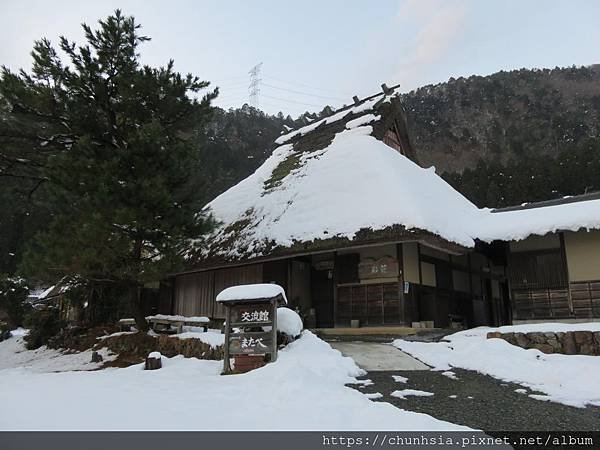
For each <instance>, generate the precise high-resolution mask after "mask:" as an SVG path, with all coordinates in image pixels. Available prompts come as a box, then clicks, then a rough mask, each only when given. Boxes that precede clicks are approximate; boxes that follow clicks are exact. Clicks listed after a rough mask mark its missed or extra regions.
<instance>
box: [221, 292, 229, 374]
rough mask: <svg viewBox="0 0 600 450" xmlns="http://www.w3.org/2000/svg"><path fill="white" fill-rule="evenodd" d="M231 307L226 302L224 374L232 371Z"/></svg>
mask: <svg viewBox="0 0 600 450" xmlns="http://www.w3.org/2000/svg"><path fill="white" fill-rule="evenodd" d="M230 320H231V307H230V306H229V305H227V304H225V343H224V347H223V374H229V373H231V363H230V361H229V334H230V329H231V327H230V326H229V323H230Z"/></svg>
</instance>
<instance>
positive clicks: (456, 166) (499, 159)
mask: <svg viewBox="0 0 600 450" xmlns="http://www.w3.org/2000/svg"><path fill="white" fill-rule="evenodd" d="M404 102H405V105H406V109H407V113H408V122H409V128H410V135H411V139H412V142H413V145H414V146H415V148H416V150H417V153H418V155H419V158H420V160H421V163H422V164H423V165H431V164H433V165H435V166H436V168H437V169H438V172H442V173H445V178H446V179H447V180H448V181H449V182H450V183H451V184H453V185H454V186H455V187H456V188H457V189H458V190H460V191H461V192H463V193H464V194H465V195H466V196H467V197H469V198H470V199H471V200H472V201H474V202H475V203H476V204H478V205H479V206H490V207H494V206H506V205H511V204H519V203H522V202H526V201H535V200H543V199H548V198H553V197H560V196H564V195H572V194H579V193H583V192H585V191H586V190H587V191H591V190H599V189H600V179H599V177H598V173H599V172H598V170H599V168H600V67H598V66H595V67H582V68H565V69H553V70H548V69H543V70H525V69H522V70H516V71H511V72H499V73H496V74H494V75H490V76H486V77H480V76H472V77H469V78H459V79H456V80H455V79H451V80H450V81H448V82H447V83H441V84H438V85H435V86H425V87H423V88H420V89H418V90H416V91H414V92H411V93H409V94H407V95H405V96H404Z"/></svg>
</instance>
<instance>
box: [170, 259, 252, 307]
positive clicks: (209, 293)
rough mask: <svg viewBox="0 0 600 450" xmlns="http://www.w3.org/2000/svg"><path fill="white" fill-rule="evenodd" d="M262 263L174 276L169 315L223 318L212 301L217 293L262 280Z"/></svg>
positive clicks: (216, 304)
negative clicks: (171, 305) (171, 307)
mask: <svg viewBox="0 0 600 450" xmlns="http://www.w3.org/2000/svg"><path fill="white" fill-rule="evenodd" d="M262 282H263V271H262V264H252V265H248V266H240V267H232V268H227V269H216V270H210V271H205V272H195V273H190V274H184V275H178V276H177V277H175V278H174V283H175V287H174V295H173V311H172V312H173V314H180V315H183V316H207V317H210V318H212V319H223V318H225V310H224V308H223V306H222V305H220V304H218V303H217V302H216V301H215V298H216V296H217V294H218V293H219V292H221V291H222V290H223V289H225V288H228V287H230V286H235V285H238V284H251V283H262Z"/></svg>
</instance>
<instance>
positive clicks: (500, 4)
mask: <svg viewBox="0 0 600 450" xmlns="http://www.w3.org/2000/svg"><path fill="white" fill-rule="evenodd" d="M115 8H121V9H122V10H123V12H124V13H125V14H128V15H134V16H135V17H136V19H137V21H138V22H140V23H141V24H142V25H143V32H144V34H146V35H147V36H150V37H151V38H152V41H150V42H148V43H145V44H144V45H143V46H142V48H141V53H142V59H143V61H144V62H145V63H149V64H152V65H162V64H165V63H166V61H168V60H169V59H170V58H173V59H174V60H175V65H176V68H177V69H178V70H179V71H182V72H192V73H194V74H195V75H198V76H200V77H201V78H203V79H206V80H209V81H213V82H214V83H215V84H216V85H219V86H221V99H220V100H219V101H218V102H217V103H218V104H220V105H221V106H224V107H230V106H239V105H241V104H243V103H244V102H247V101H248V89H247V87H248V70H249V69H250V68H251V67H252V66H254V65H255V64H257V63H260V62H262V63H263V66H262V76H261V78H262V86H261V92H260V95H259V102H260V107H261V108H262V109H263V110H265V111H267V112H269V113H275V112H277V111H280V110H282V111H283V112H285V113H290V114H292V115H297V114H298V113H300V112H302V111H305V110H319V109H321V108H322V107H323V106H324V105H325V104H331V105H334V106H338V105H341V104H342V103H350V102H351V97H352V95H355V94H356V95H359V96H360V97H362V96H366V95H369V94H372V93H375V92H377V91H378V90H379V86H380V85H381V83H383V82H386V83H388V85H392V84H396V83H401V85H402V88H401V89H402V90H403V91H409V90H411V89H414V88H416V87H419V86H422V85H425V84H430V83H437V82H441V81H445V80H447V79H448V78H450V77H458V76H469V75H472V74H480V75H485V74H490V73H494V72H497V71H499V70H510V69H515V68H521V67H528V68H531V67H555V66H570V65H573V64H574V65H589V64H594V63H599V62H600V1H598V0H589V1H585V0H569V1H567V0H565V1H552V0H537V1H534V0H531V1H528V0H513V1H507V0H497V1H492V0H398V1H395V0H377V1H367V0H364V1H352V0H319V1H313V0H295V1H293V2H292V1H284V0H273V1H262V0H253V1H241V0H240V1H233V0H230V1H228V0H220V1H201V0H171V1H168V2H167V1H150V0H145V1H142V0H122V1H115V0H102V1H98V0H96V1H85V0H77V1H72V0H63V1H59V2H51V1H47V0H46V1H38V0H27V1H23V0H20V1H14V0H1V2H0V42H1V44H0V64H3V65H6V66H8V67H10V68H12V69H17V68H21V67H23V68H29V67H30V64H31V59H30V56H29V52H30V51H31V48H32V45H33V41H34V40H35V39H39V38H41V37H47V38H49V39H50V40H52V41H53V42H57V37H58V36H59V35H65V36H66V37H68V38H70V39H75V40H77V41H79V42H81V39H82V33H81V28H80V23H81V22H86V23H89V24H95V22H96V21H97V19H99V18H103V17H106V16H107V15H109V14H110V13H111V12H112V11H114V9H115Z"/></svg>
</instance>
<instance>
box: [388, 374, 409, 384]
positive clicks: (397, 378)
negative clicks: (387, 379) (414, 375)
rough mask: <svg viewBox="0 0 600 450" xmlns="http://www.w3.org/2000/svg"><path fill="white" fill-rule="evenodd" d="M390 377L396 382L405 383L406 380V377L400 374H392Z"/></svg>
mask: <svg viewBox="0 0 600 450" xmlns="http://www.w3.org/2000/svg"><path fill="white" fill-rule="evenodd" d="M392 378H393V379H394V381H395V382H396V383H406V382H407V381H408V378H406V377H403V376H401V375H392Z"/></svg>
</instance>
